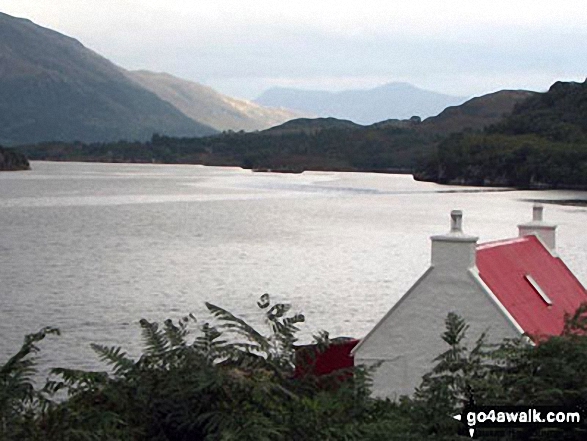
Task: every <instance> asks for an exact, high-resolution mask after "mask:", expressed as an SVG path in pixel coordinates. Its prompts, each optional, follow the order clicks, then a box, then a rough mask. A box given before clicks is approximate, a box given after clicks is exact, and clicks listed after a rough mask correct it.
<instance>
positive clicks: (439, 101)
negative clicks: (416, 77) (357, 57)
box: [254, 83, 466, 125]
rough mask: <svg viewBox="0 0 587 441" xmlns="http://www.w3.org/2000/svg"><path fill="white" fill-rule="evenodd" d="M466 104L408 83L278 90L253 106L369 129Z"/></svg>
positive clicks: (256, 100)
mask: <svg viewBox="0 0 587 441" xmlns="http://www.w3.org/2000/svg"><path fill="white" fill-rule="evenodd" d="M465 100H466V98H464V97H457V96H451V95H445V94H441V93H437V92H432V91H428V90H423V89H420V88H417V87H415V86H413V85H411V84H408V83H389V84H384V85H382V86H379V87H375V88H373V89H367V90H346V91H341V92H327V91H320V90H316V91H311V90H301V89H292V88H280V87H276V88H272V89H269V90H267V91H266V92H264V93H263V94H262V95H261V96H259V97H258V98H257V99H255V100H254V102H256V103H258V104H261V105H264V106H272V107H285V108H288V109H292V110H295V111H299V112H303V113H307V114H308V113H309V114H314V115H317V116H320V117H334V118H338V119H348V120H350V121H353V122H355V123H358V124H363V125H368V124H373V123H376V122H379V121H383V120H387V119H408V118H410V117H412V116H419V117H420V118H422V119H424V118H426V117H429V116H433V115H437V114H438V113H440V112H441V111H442V110H444V109H445V108H446V107H449V106H455V105H459V104H462V103H463V102H464V101H465Z"/></svg>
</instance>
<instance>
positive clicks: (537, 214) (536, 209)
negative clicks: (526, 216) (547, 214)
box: [532, 204, 544, 222]
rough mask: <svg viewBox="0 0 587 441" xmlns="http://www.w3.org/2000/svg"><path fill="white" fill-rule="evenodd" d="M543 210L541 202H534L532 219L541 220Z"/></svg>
mask: <svg viewBox="0 0 587 441" xmlns="http://www.w3.org/2000/svg"><path fill="white" fill-rule="evenodd" d="M543 211H544V207H543V206H542V204H534V206H533V207H532V220H533V221H535V222H541V221H542V212H543Z"/></svg>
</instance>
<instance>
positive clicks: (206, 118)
mask: <svg viewBox="0 0 587 441" xmlns="http://www.w3.org/2000/svg"><path fill="white" fill-rule="evenodd" d="M295 116H299V115H296V114H295V113H293V112H288V111H286V110H282V109H275V110H273V109H265V108H263V107H261V106H259V105H257V104H253V103H249V102H246V101H243V100H236V99H232V98H229V97H226V96H224V95H221V94H219V93H216V92H214V91H213V90H212V89H209V88H206V87H204V86H201V85H199V84H197V83H193V82H189V81H184V80H180V79H177V78H174V77H172V76H170V75H165V74H152V73H148V72H128V71H126V70H124V69H122V68H121V67H119V66H116V65H115V64H113V63H111V62H110V61H108V60H107V59H106V58H104V57H102V56H100V55H98V54H96V53H95V52H93V51H91V50H89V49H87V48H86V47H84V46H83V45H82V44H81V43H80V42H79V41H77V40H75V39H73V38H70V37H67V36H65V35H62V34H60V33H58V32H55V31H52V30H50V29H46V28H43V27H41V26H38V25H36V24H34V23H33V22H31V21H30V20H26V19H21V18H15V17H11V16H9V15H6V14H3V13H0V144H4V145H15V144H24V143H35V142H41V141H76V140H77V141H83V142H108V141H117V140H119V139H126V140H139V141H144V140H147V139H150V138H151V136H152V135H153V133H161V134H165V135H169V136H188V137H193V136H206V135H212V134H214V133H217V132H218V131H221V130H227V129H231V130H241V129H244V130H256V129H263V128H267V127H271V126H273V125H276V124H280V123H282V122H284V121H287V120H288V119H291V118H293V117H295Z"/></svg>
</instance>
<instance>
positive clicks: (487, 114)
mask: <svg viewBox="0 0 587 441" xmlns="http://www.w3.org/2000/svg"><path fill="white" fill-rule="evenodd" d="M534 95H535V92H529V91H527V90H500V91H499V92H494V93H490V94H487V95H483V96H480V97H476V98H472V99H470V100H469V101H466V102H465V103H463V104H461V105H460V106H451V107H447V108H446V109H444V110H443V111H442V112H440V113H439V114H438V115H437V116H432V117H430V118H427V119H426V120H424V121H423V122H422V126H421V128H422V129H423V130H430V131H433V132H435V133H444V134H447V135H448V134H450V133H454V132H461V131H463V130H483V129H484V128H485V127H488V126H490V125H492V124H496V123H497V122H499V121H501V119H502V118H503V116H504V115H508V114H510V113H512V111H513V109H514V106H515V105H516V104H518V103H519V102H521V101H524V100H526V99H528V98H530V97H531V96H534Z"/></svg>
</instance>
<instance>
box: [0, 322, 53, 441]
mask: <svg viewBox="0 0 587 441" xmlns="http://www.w3.org/2000/svg"><path fill="white" fill-rule="evenodd" d="M51 334H55V335H58V334H59V330H58V329H56V328H51V327H46V328H43V329H41V330H40V331H39V332H36V333H35V334H29V335H27V336H26V337H25V339H24V343H23V345H22V347H21V348H20V350H19V351H18V352H17V353H16V354H15V355H14V356H12V357H11V358H10V359H9V360H8V361H7V362H6V363H5V364H4V365H3V366H2V367H0V439H3V440H12V439H14V440H17V439H25V438H27V437H29V438H31V437H32V435H33V427H32V426H31V424H30V423H31V422H32V421H33V420H34V418H35V415H36V413H35V411H36V409H38V408H40V409H44V408H45V407H46V406H47V405H48V400H47V398H46V397H45V396H44V395H43V394H42V393H41V392H39V391H38V390H36V389H35V385H34V380H33V376H34V375H35V374H36V373H37V370H36V357H35V355H36V354H37V353H38V352H39V347H38V346H37V343H38V342H40V341H41V340H43V339H44V338H45V337H46V336H47V335H51Z"/></svg>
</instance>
